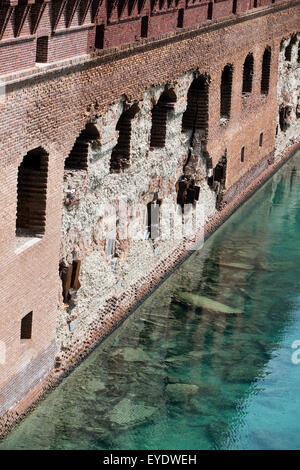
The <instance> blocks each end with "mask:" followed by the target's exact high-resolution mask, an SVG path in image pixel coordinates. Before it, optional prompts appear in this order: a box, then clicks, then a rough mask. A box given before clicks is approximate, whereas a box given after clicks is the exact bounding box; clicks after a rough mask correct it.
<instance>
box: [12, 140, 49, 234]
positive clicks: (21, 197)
mask: <svg viewBox="0 0 300 470" xmlns="http://www.w3.org/2000/svg"><path fill="white" fill-rule="evenodd" d="M47 177H48V154H47V153H46V152H45V150H44V149H42V148H41V147H39V148H36V149H34V150H31V151H30V152H28V153H27V154H26V155H25V157H24V158H23V161H22V163H21V165H20V166H19V169H18V186H17V218H16V236H33V237H41V236H43V234H44V233H45V226H46V200H47Z"/></svg>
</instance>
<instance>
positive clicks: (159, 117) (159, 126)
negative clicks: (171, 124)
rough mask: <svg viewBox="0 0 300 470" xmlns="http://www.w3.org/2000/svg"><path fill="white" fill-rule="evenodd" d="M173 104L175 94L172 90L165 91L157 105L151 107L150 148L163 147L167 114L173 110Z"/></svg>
mask: <svg viewBox="0 0 300 470" xmlns="http://www.w3.org/2000/svg"><path fill="white" fill-rule="evenodd" d="M175 102H176V95H175V93H174V92H173V91H172V90H165V91H164V92H163V93H162V95H161V96H160V98H159V100H158V102H157V104H156V105H155V106H153V109H152V127H151V138H150V147H164V146H165V144H166V132H167V121H168V112H169V111H172V110H173V109H174V103H175Z"/></svg>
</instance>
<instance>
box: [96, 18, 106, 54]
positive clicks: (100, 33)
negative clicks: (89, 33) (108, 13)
mask: <svg viewBox="0 0 300 470" xmlns="http://www.w3.org/2000/svg"><path fill="white" fill-rule="evenodd" d="M103 47H104V24H99V25H97V26H96V33H95V49H103Z"/></svg>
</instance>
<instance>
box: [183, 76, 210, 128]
mask: <svg viewBox="0 0 300 470" xmlns="http://www.w3.org/2000/svg"><path fill="white" fill-rule="evenodd" d="M208 87H209V78H208V77H207V76H206V75H200V76H199V77H198V78H195V79H194V80H193V82H192V83H191V86H190V88H189V91H188V94H187V107H186V110H185V112H184V113H183V116H182V129H194V130H195V129H201V130H207V128H208Z"/></svg>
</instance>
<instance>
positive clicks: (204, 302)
mask: <svg viewBox="0 0 300 470" xmlns="http://www.w3.org/2000/svg"><path fill="white" fill-rule="evenodd" d="M178 296H179V299H180V300H183V301H184V302H187V303H189V304H192V305H195V306H196V307H203V308H205V309H207V310H212V311H214V312H217V313H226V314H228V315H232V314H240V313H242V311H241V310H239V309H237V308H234V307H230V306H229V305H225V304H222V303H221V302H217V301H216V300H212V299H210V298H208V297H204V296H202V295H197V294H190V293H189V292H181V293H180V294H178Z"/></svg>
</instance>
